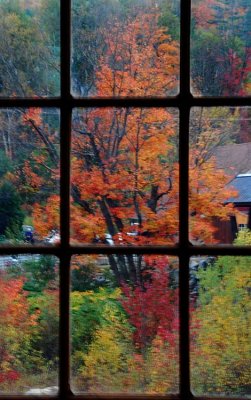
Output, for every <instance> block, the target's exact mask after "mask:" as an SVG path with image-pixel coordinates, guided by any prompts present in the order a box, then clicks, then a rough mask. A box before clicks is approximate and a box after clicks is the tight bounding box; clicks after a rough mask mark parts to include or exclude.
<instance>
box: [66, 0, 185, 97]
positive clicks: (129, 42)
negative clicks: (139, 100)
mask: <svg viewBox="0 0 251 400" xmlns="http://www.w3.org/2000/svg"><path fill="white" fill-rule="evenodd" d="M179 3H180V2H179V0H168V1H167V0H161V1H159V2H156V1H151V0H150V1H149V0H125V1H124V0H119V1H113V0H107V1H104V0H94V1H91V2H90V1H86V0H73V2H72V40H73V41H72V46H73V48H72V56H73V57H72V69H71V72H72V92H73V94H74V95H76V96H80V97H87V96H95V97H106V96H112V97H126V96H130V97H131V96H143V97H151V96H165V95H171V96H172V95H176V94H177V93H178V87H179Z"/></svg>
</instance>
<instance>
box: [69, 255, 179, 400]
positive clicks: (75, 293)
mask: <svg viewBox="0 0 251 400" xmlns="http://www.w3.org/2000/svg"><path fill="white" fill-rule="evenodd" d="M71 286H72V293H71V328H72V330H71V343H72V347H71V372H72V379H71V387H72V389H73V391H74V392H75V393H112V392H113V393H114V392H117V393H148V394H165V393H177V392H178V379H179V375H178V365H179V356H178V332H179V318H178V260H177V259H176V258H174V257H167V256H152V255H151V256H146V255H114V254H111V255H109V256H105V255H97V256H94V255H92V256H90V255H85V256H75V257H73V259H72V275H71Z"/></svg>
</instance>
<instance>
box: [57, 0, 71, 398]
mask: <svg viewBox="0 0 251 400" xmlns="http://www.w3.org/2000/svg"><path fill="white" fill-rule="evenodd" d="M60 16H61V20H60V32H61V36H60V38H61V55H60V56H61V108H60V112H61V129H60V138H61V140H60V143H61V145H60V146H61V147H60V150H61V152H60V154H61V164H60V172H61V174H60V177H61V178H60V182H61V185H60V196H61V197H60V198H61V202H60V204H61V207H60V232H61V235H60V236H61V244H60V250H61V251H60V326H59V329H60V330H59V338H60V353H59V389H60V397H62V396H65V395H66V394H67V393H70V372H69V371H70V366H69V348H70V346H69V343H70V329H69V326H70V324H69V306H70V300H69V297H70V252H69V231H70V134H71V95H70V60H71V57H70V54H71V1H70V0H61V2H60Z"/></svg>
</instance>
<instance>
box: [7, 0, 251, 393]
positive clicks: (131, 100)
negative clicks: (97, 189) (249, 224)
mask: <svg viewBox="0 0 251 400" xmlns="http://www.w3.org/2000/svg"><path fill="white" fill-rule="evenodd" d="M60 3H61V11H60V20H61V33H60V34H61V53H60V54H61V55H60V57H61V76H60V79H61V94H60V96H59V97H49V96H48V98H28V97H27V98H26V97H24V98H22V99H21V98H18V97H17V98H16V97H12V98H10V97H8V98H7V97H6V98H1V99H0V107H1V108H2V109H6V108H8V109H17V108H22V109H25V108H29V107H30V108H34V107H41V108H42V109H46V110H48V109H57V110H59V112H60V132H61V137H60V243H59V244H58V245H57V246H44V245H37V244H36V245H35V246H33V245H31V246H29V247H27V246H23V245H11V246H10V245H8V244H3V245H2V246H1V247H0V254H1V255H6V254H7V255H9V256H12V257H15V255H17V254H20V255H24V254H26V253H27V252H29V254H31V255H36V254H41V255H45V256H48V255H52V256H55V257H57V258H58V259H59V288H60V292H59V293H60V294H59V296H60V297H59V299H60V306H59V307H60V323H59V395H58V396H59V397H60V398H65V399H71V398H74V396H73V394H72V391H71V387H70V385H69V382H70V375H71V371H70V341H71V340H70V285H71V279H70V272H71V270H70V266H71V262H72V260H76V257H77V256H83V255H86V256H88V255H93V254H95V255H98V256H100V255H101V256H103V255H107V256H112V255H115V256H120V255H126V256H135V255H141V254H145V255H156V257H158V256H160V255H168V256H170V257H175V258H176V259H177V258H178V260H179V266H180V267H179V278H178V280H179V319H180V328H179V334H180V336H179V393H178V394H175V395H166V398H177V399H188V398H192V397H193V396H192V395H191V375H192V374H191V372H190V346H189V308H190V287H189V285H190V274H189V261H190V258H195V259H196V262H195V264H196V263H197V262H198V264H199V263H200V262H203V260H204V258H205V257H207V262H208V258H211V259H212V258H213V257H216V256H232V257H233V256H250V255H251V248H250V246H243V245H239V246H238V247H235V246H232V245H222V246H220V247H216V246H213V245H204V246H201V245H198V244H197V243H195V244H191V242H190V237H189V214H190V212H189V199H188V193H189V169H188V166H189V135H188V132H189V124H190V115H191V110H192V109H195V108H202V107H208V108H212V107H219V108H224V107H231V108H234V107H247V106H250V105H251V99H250V96H249V97H248V96H245V97H244V96H243V97H241V96H237V95H236V93H235V91H233V93H231V96H221V94H219V93H218V92H216V95H215V93H208V94H207V96H198V95H197V94H196V95H194V96H192V95H191V91H190V67H189V66H190V30H191V29H190V25H191V2H190V1H189V0H181V5H180V23H181V35H180V90H179V94H178V95H174V96H170V97H165V96H162V97H158V96H157V95H155V94H154V95H153V96H152V97H144V96H141V97H120V98H119V97H114V98H111V97H110V98H109V97H107V98H105V97H101V96H100V97H89V98H77V97H73V96H72V95H71V78H70V76H71V1H70V0H61V2H60ZM41 68H42V67H41ZM214 89H215V90H217V88H214ZM195 92H196V91H195ZM47 95H48V94H47ZM210 95H213V96H217V97H213V96H211V97H210ZM119 107H120V108H129V107H131V108H135V109H142V108H144V109H146V110H149V109H151V108H155V109H166V108H171V109H176V110H178V111H179V129H178V130H179V145H178V153H179V163H180V164H179V193H180V200H181V201H180V202H179V210H178V214H179V218H178V221H179V242H178V243H177V244H175V246H173V245H168V244H164V245H157V244H154V245H151V243H147V244H142V245H140V246H139V245H137V244H136V242H135V244H134V245H133V246H130V247H129V246H123V245H112V246H105V247H104V246H103V245H100V244H99V243H92V244H86V245H84V244H83V245H81V246H79V245H77V244H74V243H73V242H71V241H70V226H71V212H70V194H71V189H70V171H71V154H70V151H71V137H72V115H74V113H75V115H76V114H77V111H78V110H79V109H81V108H84V109H90V108H92V109H102V110H105V109H107V108H108V109H109V108H119ZM133 218H134V219H135V216H134V215H132V219H133ZM138 223H139V222H138V220H136V219H135V222H134V224H135V227H136V228H135V229H137V224H138ZM27 225H28V224H27ZM133 232H134V230H133V229H132V231H130V232H128V233H129V234H132V236H133ZM57 238H58V236H57ZM107 239H108V240H111V238H110V237H108V238H107ZM81 396H82V397H83V398H88V396H89V395H88V394H85V395H83V394H81V395H78V396H77V397H76V398H81ZM102 396H104V398H109V395H108V394H104V395H102V394H101V395H100V394H99V396H97V398H102ZM91 397H92V398H95V394H93V395H91ZM110 397H111V398H112V395H111V396H110ZM119 397H121V398H122V397H123V398H124V397H127V396H125V395H121V396H119ZM128 397H130V396H129V395H128ZM132 397H133V398H134V397H135V395H132V396H131V398H132ZM145 397H146V398H147V396H145ZM0 398H1V397H0ZM20 398H22V396H20ZM142 398H144V395H143V397H142ZM153 398H158V395H157V394H156V396H155V395H154V396H153ZM194 398H196V396H194ZM197 398H198V399H201V398H202V396H200V397H197ZM207 398H208V397H207ZM224 398H228V397H227V395H226V396H224ZM240 398H241V397H240Z"/></svg>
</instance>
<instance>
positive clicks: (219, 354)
mask: <svg viewBox="0 0 251 400" xmlns="http://www.w3.org/2000/svg"><path fill="white" fill-rule="evenodd" d="M245 240H246V241H247V242H248V243H249V245H250V244H251V235H250V232H249V233H248V234H246V235H245ZM250 270H251V257H240V256H238V257H233V256H222V257H206V256H204V257H192V258H191V260H190V274H191V275H190V283H191V348H190V350H191V378H192V390H193V392H194V393H195V394H196V395H199V396H202V395H207V394H211V395H217V396H219V395H221V396H224V395H225V396H238V395H239V396H243V398H244V397H245V398H246V396H248V395H251V391H250V387H251V386H250V383H251V381H250V377H251V368H250V366H251V329H250V323H251V297H250V279H251V273H250Z"/></svg>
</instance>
